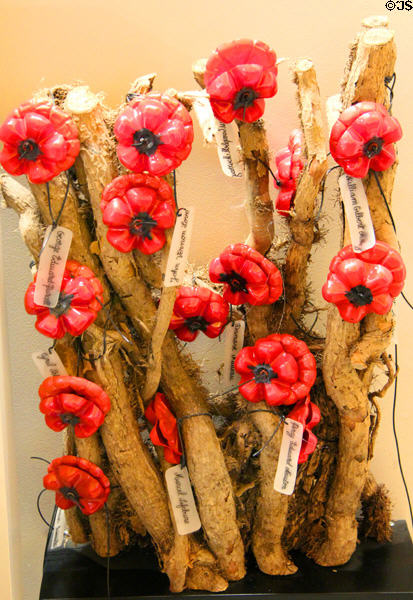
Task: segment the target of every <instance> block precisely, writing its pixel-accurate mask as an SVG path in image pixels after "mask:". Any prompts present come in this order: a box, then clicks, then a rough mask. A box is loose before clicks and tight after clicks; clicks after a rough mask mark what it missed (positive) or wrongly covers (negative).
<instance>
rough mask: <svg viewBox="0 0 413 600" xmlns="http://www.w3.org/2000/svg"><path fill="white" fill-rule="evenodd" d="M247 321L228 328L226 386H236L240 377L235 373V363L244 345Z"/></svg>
mask: <svg viewBox="0 0 413 600" xmlns="http://www.w3.org/2000/svg"><path fill="white" fill-rule="evenodd" d="M244 335H245V321H242V320H238V321H233V322H232V323H230V324H229V325H228V326H227V328H226V336H225V348H224V373H223V379H224V386H225V387H230V386H231V385H235V384H236V383H237V382H238V381H239V378H240V376H239V375H238V373H237V372H236V371H235V368H234V363H235V359H236V358H237V354H238V352H239V351H240V350H241V348H242V347H243V345H244Z"/></svg>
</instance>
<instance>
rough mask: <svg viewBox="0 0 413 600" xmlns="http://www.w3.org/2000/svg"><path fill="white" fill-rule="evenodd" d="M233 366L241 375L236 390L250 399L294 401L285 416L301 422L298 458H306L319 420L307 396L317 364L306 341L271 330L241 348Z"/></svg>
mask: <svg viewBox="0 0 413 600" xmlns="http://www.w3.org/2000/svg"><path fill="white" fill-rule="evenodd" d="M234 367H235V370H236V372H237V373H239V374H240V375H241V380H240V382H239V392H240V394H241V395H242V396H243V397H244V398H245V399H246V400H248V401H249V402H261V401H265V402H266V403H267V404H268V406H291V405H295V406H294V408H293V409H292V410H291V411H290V412H289V414H288V417H289V418H291V419H294V420H296V421H299V422H300V423H302V424H303V427H304V434H303V441H302V445H301V451H300V458H299V462H305V461H306V460H307V457H308V455H309V454H311V453H312V452H313V451H314V449H315V447H316V444H317V438H316V437H315V435H314V434H313V433H312V432H311V429H313V427H314V426H315V425H317V424H318V423H319V421H320V411H319V409H318V407H317V406H316V405H315V404H314V403H313V402H311V401H310V396H309V393H310V390H311V388H312V386H313V385H314V382H315V379H316V376H317V365H316V361H315V358H314V356H313V355H312V354H311V352H310V351H309V349H308V347H307V344H306V343H305V342H303V341H302V340H298V339H297V338H295V337H294V336H292V335H288V334H272V335H269V336H267V337H265V338H261V339H259V340H257V342H256V343H255V344H254V346H246V347H245V348H242V350H240V352H239V353H238V355H237V358H236V359H235V363H234Z"/></svg>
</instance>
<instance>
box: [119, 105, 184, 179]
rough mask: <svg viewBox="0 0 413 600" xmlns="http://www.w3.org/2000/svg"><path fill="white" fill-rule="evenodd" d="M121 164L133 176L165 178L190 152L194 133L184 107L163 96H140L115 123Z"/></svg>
mask: <svg viewBox="0 0 413 600" xmlns="http://www.w3.org/2000/svg"><path fill="white" fill-rule="evenodd" d="M114 131H115V135H116V137H117V139H118V141H119V144H118V146H117V148H116V152H117V154H118V158H119V160H120V162H121V163H122V164H123V165H125V167H127V168H128V169H130V170H131V171H134V172H135V173H142V172H143V171H148V172H149V173H150V174H151V175H159V176H161V175H166V174H167V173H170V172H171V171H173V170H174V169H176V168H177V167H179V165H180V164H181V162H182V161H183V160H185V159H186V158H187V157H188V155H189V153H190V152H191V147H192V140H193V139H194V131H193V126H192V119H191V117H190V114H189V112H188V111H187V110H186V108H185V106H184V105H183V104H181V103H180V102H179V101H178V100H177V99H176V98H172V97H171V96H167V95H166V94H164V95H161V94H155V93H154V94H148V95H147V96H140V97H138V98H137V99H136V100H134V101H133V102H131V103H130V104H129V106H128V107H127V108H125V110H124V111H123V112H122V113H121V114H120V115H119V117H118V118H117V119H116V121H115V127H114Z"/></svg>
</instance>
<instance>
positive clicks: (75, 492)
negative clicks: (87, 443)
mask: <svg viewBox="0 0 413 600" xmlns="http://www.w3.org/2000/svg"><path fill="white" fill-rule="evenodd" d="M43 485H44V487H45V488H46V489H47V490H52V491H55V492H56V500H55V501H56V504H57V506H58V507H59V508H62V509H63V510H66V509H68V508H72V506H77V507H78V508H80V510H81V511H82V513H83V514H84V515H93V513H95V512H96V511H98V510H99V509H101V508H102V507H103V506H104V504H105V502H106V500H107V499H108V496H109V493H110V483H109V479H108V478H107V477H106V475H105V474H104V472H103V471H102V469H100V468H99V467H98V466H97V465H95V464H93V463H92V462H90V461H88V460H86V459H85V458H80V457H79V456H70V455H66V456H62V457H60V458H55V459H54V460H52V462H51V463H50V465H49V466H48V469H47V475H45V476H44V477H43Z"/></svg>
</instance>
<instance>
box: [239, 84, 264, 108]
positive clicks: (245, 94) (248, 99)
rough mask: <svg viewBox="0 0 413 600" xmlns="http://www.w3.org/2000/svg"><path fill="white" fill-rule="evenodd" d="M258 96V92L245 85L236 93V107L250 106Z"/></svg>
mask: <svg viewBox="0 0 413 600" xmlns="http://www.w3.org/2000/svg"><path fill="white" fill-rule="evenodd" d="M257 98H258V94H257V92H256V91H255V90H253V89H252V88H249V87H243V88H242V89H240V90H239V92H237V93H236V95H235V98H234V109H235V110H237V109H238V108H248V107H249V106H252V105H253V104H254V101H255V100H256V99H257Z"/></svg>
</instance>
